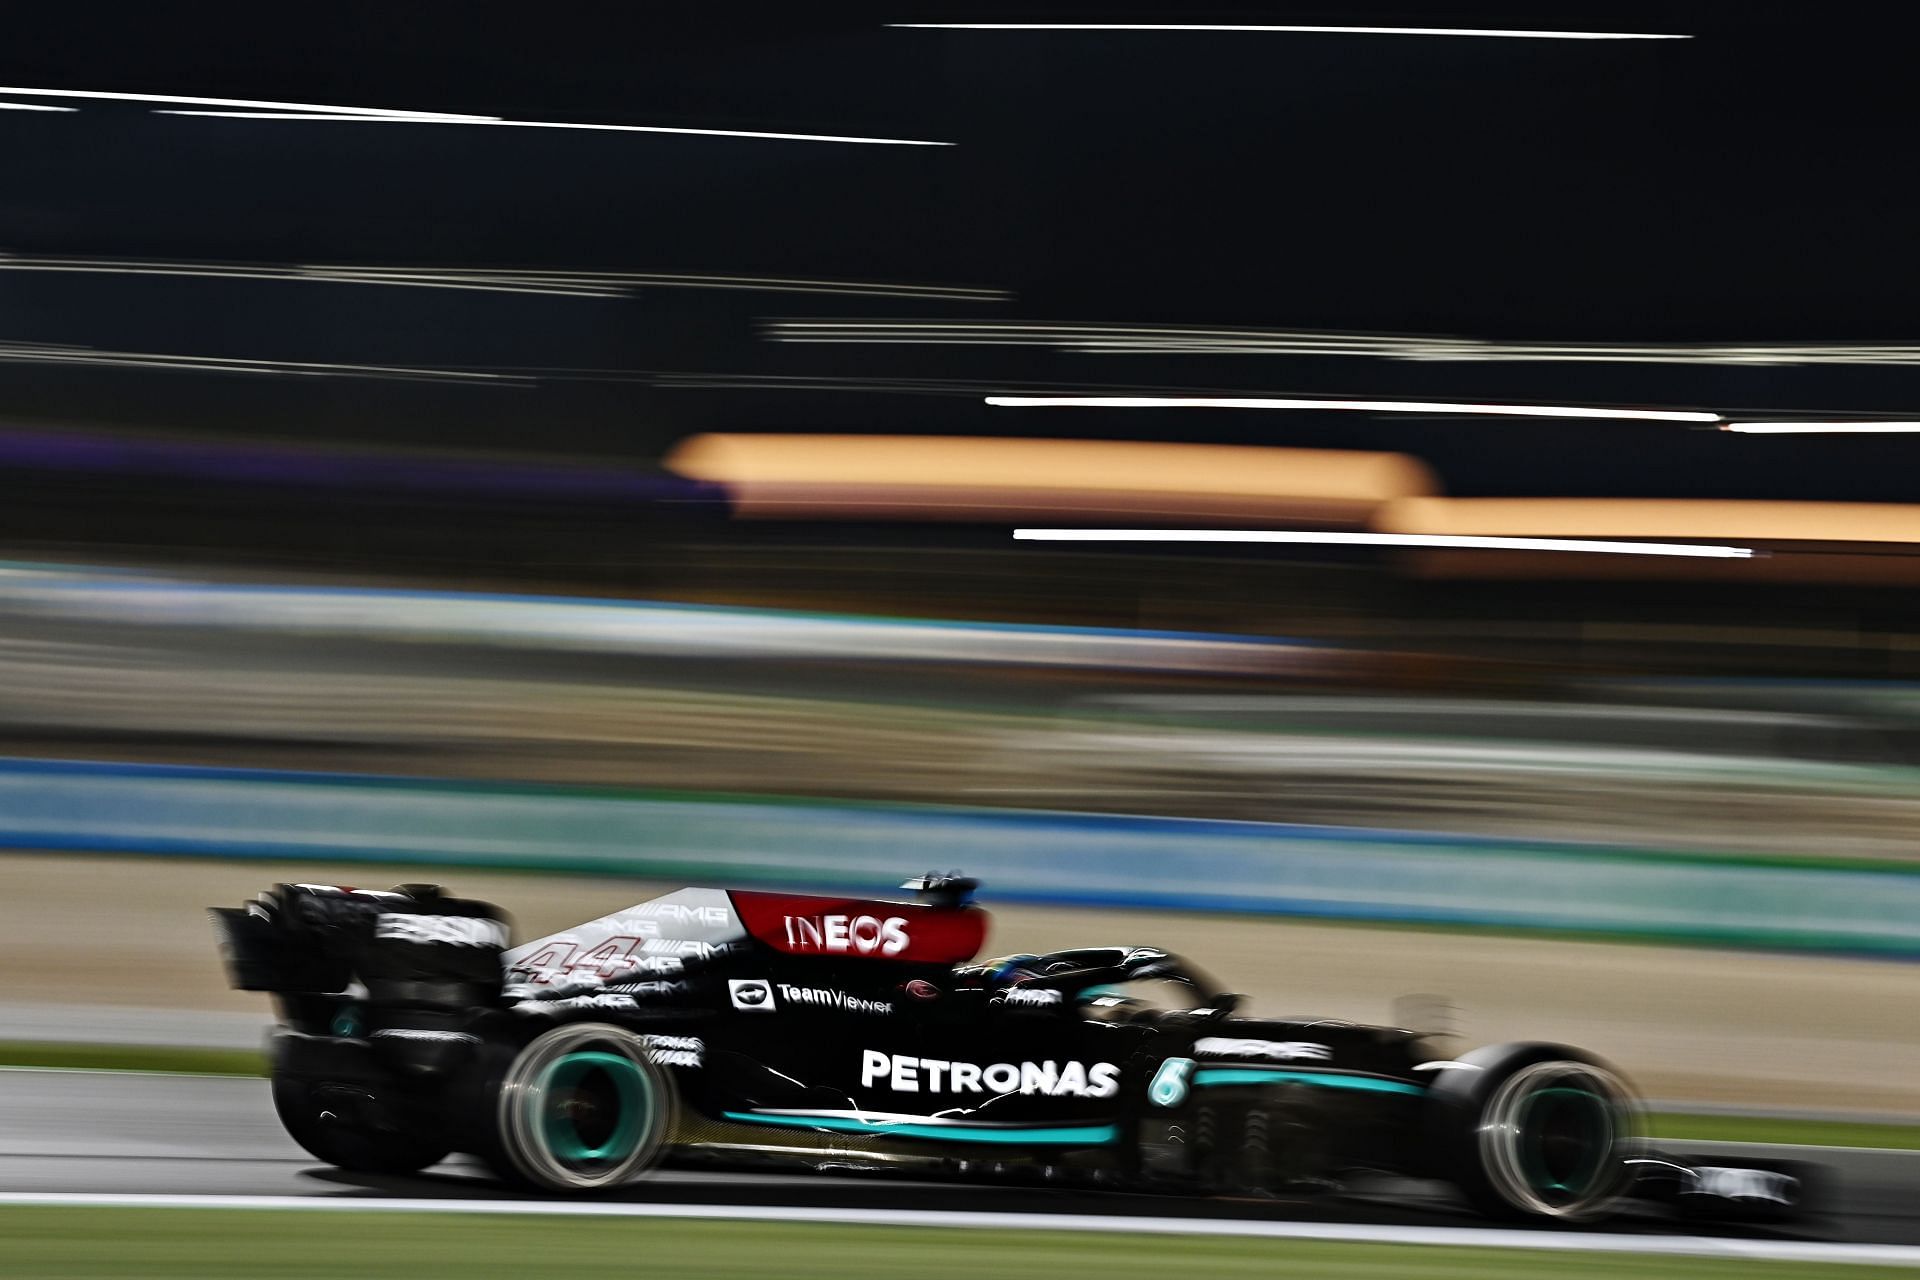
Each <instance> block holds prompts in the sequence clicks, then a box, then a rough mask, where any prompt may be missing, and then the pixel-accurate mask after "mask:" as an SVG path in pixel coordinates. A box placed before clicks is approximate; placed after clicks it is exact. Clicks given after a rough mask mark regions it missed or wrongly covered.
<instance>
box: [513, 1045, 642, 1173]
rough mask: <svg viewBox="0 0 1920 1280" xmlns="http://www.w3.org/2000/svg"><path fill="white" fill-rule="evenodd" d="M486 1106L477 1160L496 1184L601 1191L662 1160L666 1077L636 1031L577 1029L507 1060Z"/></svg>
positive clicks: (530, 1046)
mask: <svg viewBox="0 0 1920 1280" xmlns="http://www.w3.org/2000/svg"><path fill="white" fill-rule="evenodd" d="M491 1109H492V1113H493V1114H492V1128H493V1134H492V1136H493V1141H492V1142H491V1143H490V1144H489V1146H488V1149H487V1150H486V1151H484V1152H482V1153H481V1154H482V1155H483V1157H484V1158H485V1159H486V1161H487V1163H488V1164H489V1165H491V1166H492V1168H493V1170H494V1172H495V1173H497V1174H499V1175H500V1176H501V1177H502V1178H503V1179H505V1180H506V1181H508V1182H512V1183H516V1184H518V1185H521V1186H526V1187H533V1188H536V1189H539V1190H542V1191H563V1192H593V1191H605V1190H609V1189H611V1188H614V1187H618V1186H620V1185H621V1184H622V1183H626V1182H630V1181H632V1180H633V1179H635V1178H637V1177H639V1176H640V1175H641V1174H642V1173H644V1172H646V1171H647V1170H648V1169H649V1168H651V1167H652V1166H653V1165H654V1163H655V1162H657V1161H658V1160H659V1158H660V1155H661V1153H662V1151H663V1149H664V1148H665V1146H666V1142H667V1135H668V1132H669V1131H670V1130H671V1129H672V1127H673V1117H674V1110H675V1098H674V1087H673V1077H672V1076H670V1075H669V1074H668V1073H667V1072H666V1070H665V1069H664V1068H662V1067H660V1066H658V1065H656V1064H655V1063H654V1062H652V1061H651V1060H649V1059H648V1057H647V1054H646V1049H645V1046H644V1044H643V1043H642V1041H641V1039H640V1037H639V1036H637V1035H635V1034H634V1033H633V1032H631V1031H627V1030H624V1029H622V1028H620V1027H615V1026H609V1025H607V1024H606V1023H600V1022H576V1023H571V1024H568V1025H567V1026H562V1027H555V1028H554V1029H553V1030H551V1031H548V1032H546V1033H544V1034H543V1035H540V1036H539V1037H537V1038H535V1039H534V1040H533V1041H532V1042H531V1043H529V1044H528V1045H526V1047H524V1048H522V1049H521V1050H520V1051H519V1052H518V1053H516V1054H515V1055H514V1056H513V1059H512V1061H511V1062H509V1063H508V1064H507V1065H506V1067H505V1069H504V1071H503V1072H502V1074H501V1075H500V1077H499V1083H498V1085H497V1087H496V1090H495V1097H494V1099H493V1103H492V1108H491Z"/></svg>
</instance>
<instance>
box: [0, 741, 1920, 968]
mask: <svg viewBox="0 0 1920 1280" xmlns="http://www.w3.org/2000/svg"><path fill="white" fill-rule="evenodd" d="M0 847H5V848H12V849H56V850H57V849H68V850H92V851H103V852H125V853H138V854H154V855H185V856H203V857H231V858H260V859H276V860H291V861H302V860H306V861H319V860H326V861H342V860H351V861H365V862H375V863H381V862H385V863H414V864H440V865H446V866H461V867H498V868H522V869H530V870H541V871H569V872H592V873H598V874H620V875H634V876H645V877H648V878H654V879H676V880H685V881H690V882H695V883H699V882H708V883H729V884H746V883H752V884H780V885H792V886H802V887H806V886H811V887H817V888H830V889H848V890H858V891H862V892H870V891H874V890H877V889H884V888H885V887H887V886H889V885H891V884H894V883H897V882H898V881H899V880H900V879H901V878H902V877H903V876H905V875H907V874H911V873H916V872H919V871H924V870H928V869H947V868H955V867H958V868H964V869H965V870H966V871H967V872H968V873H969V874H973V875H977V876H979V877H981V878H982V879H984V880H985V881H986V882H987V883H988V885H989V886H990V887H991V894H992V896H993V898H994V899H996V900H999V901H1024V902H1044V903H1062V904H1077V905H1101V906H1118V907H1144V908H1156V909H1162V910H1190V911H1233V912H1259V913H1270V914H1276V915H1294V916H1314V917H1327V918H1346V919H1356V920H1374V921H1398V922H1421V923H1440V924H1453V925H1480V926H1493V927H1501V928H1519V929H1548V930H1558V931H1566V932H1572V933H1581V934H1604V935H1622V936H1631V937H1638V938H1644V939H1647V940H1665V941H1684V942H1704V943H1716V944H1725V945H1740V946H1767V947H1777V948H1785V949H1795V950H1800V949H1806V950H1819V951H1830V952H1846V953H1862V954H1874V955H1887V956H1899V957H1910V958H1920V872H1909V871H1905V870H1901V869H1897V868H1879V867H1858V866H1847V865H1833V866H1822V865H1818V864H1814V863H1807V864H1781V863H1778V862H1767V861H1762V860H1753V859H1739V858H1731V857H1729V858H1715V857H1711V856H1704V855H1685V854H1665V853H1659V852H1653V851H1645V850H1633V849H1620V848H1612V847H1607V846H1596V845H1579V844H1548V843H1539V842H1523V841H1510V840H1494V839H1483V838H1477V837H1472V836H1457V835H1445V834H1435V833H1414V832H1394V831H1378V830H1366V829H1348V828H1324V827H1299V826H1288V825H1283V824H1270V823H1254V822H1223V821H1206V820H1198V819H1179V818H1142V817H1125V816H1113V815H1100V814H1069V813H1056V812H1029V811H1018V810H988V809H962V808H945V807H937V806H911V805H873V804H839V803H830V802H817V801H805V800H777V799H770V798H764V797H731V798H730V797H712V796H684V795H672V794H659V793H645V792H621V791H609V790H598V789H592V788H573V787H557V786H551V787H550V786H501V785H493V784H484V783H466V782H447V781H438V780H430V779H415V778H393V777H384V776H365V775H350V774H313V773H290V772H278V771H269V770H246V769H202V768H193V767H184V766H167V765H129V764H94V763H85V762H68V761H44V760H39V761H36V760H0Z"/></svg>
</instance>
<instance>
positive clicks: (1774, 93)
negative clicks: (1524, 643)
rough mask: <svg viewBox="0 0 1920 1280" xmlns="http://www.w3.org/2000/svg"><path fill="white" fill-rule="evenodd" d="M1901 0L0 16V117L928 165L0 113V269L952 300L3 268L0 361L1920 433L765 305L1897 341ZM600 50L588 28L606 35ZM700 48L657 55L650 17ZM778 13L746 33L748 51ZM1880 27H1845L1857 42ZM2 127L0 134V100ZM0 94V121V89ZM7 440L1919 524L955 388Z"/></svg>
mask: <svg viewBox="0 0 1920 1280" xmlns="http://www.w3.org/2000/svg"><path fill="white" fill-rule="evenodd" d="M1898 8H1899V7H1898V6H1885V7H1884V8H1879V9H1875V8H1862V9H1860V10H1858V11H1857V12H1856V11H1849V10H1847V9H1845V8H1842V7H1834V6H1808V5H1804V4H1793V5H1788V4H1771V3H1757V4H1745V5H1737V6H1724V7H1708V6H1702V5H1687V4H1668V5H1639V6H1634V5H1612V6H1597V5H1580V4H1555V5H1551V6H1544V5H1539V4H1524V5H1522V4H1508V5H1504V6H1503V5H1498V4H1480V5H1442V4H1427V5H1418V6H1415V5H1400V6H1380V5H1364V4H1353V5H1342V6H1325V5H1323V6H1319V7H1317V8H1316V7H1311V6H1278V5H1274V6H1240V7H1239V8H1237V9H1233V10H1230V11H1229V10H1217V9H1216V10H1206V11H1203V10H1201V9H1199V8H1196V7H1193V6H1178V5H1168V6H1163V7H1162V8H1161V9H1159V10H1158V11H1151V10H1142V9H1139V8H1137V7H1136V8H1131V9H1122V8H1120V7H1117V6H1107V7H1103V8H1099V9H1095V8H1091V7H1088V6H1084V5H1083V6H1080V7H1079V8H1078V9H1070V8H1054V9H1051V10H1048V11H1046V12H1045V13H1042V12H1041V11H1039V10H1038V9H1036V8H1034V7H1032V6H1022V7H1018V8H1016V9H1014V10H1013V11H1012V16H1017V17H1019V18H1020V19H1021V20H1028V21H1031V20H1035V19H1037V18H1040V17H1047V16H1056V17H1065V18H1072V19H1078V20H1089V19H1101V18H1105V19H1115V18H1118V19H1123V20H1131V21H1152V20H1160V21H1169V20H1171V21H1180V22H1196V21H1215V20H1217V21H1256V22H1257V21H1266V22H1327V21H1334V22H1344V23H1356V24H1402V23H1405V24H1419V25H1478V26H1502V25H1534V26H1538V25H1541V24H1543V23H1545V22H1548V21H1550V22H1551V23H1552V24H1553V25H1555V26H1558V27H1562V28H1579V27H1588V28H1598V29H1604V30H1630V31H1632V30H1642V31H1680V32H1693V33H1697V35H1698V37H1699V38H1697V39H1694V40H1689V41H1672V42H1637V41H1634V42H1543V41H1510V40H1475V39H1433V38H1428V39H1419V38H1385V37H1336V36H1306V35H1275V34H1261V35H1254V34H1234V35H1227V34H1221V35H1197V34H1177V35H1176V34H1146V33H1126V34H1119V33H1114V34H1080V33H1075V34H1047V35H1040V34H1028V33H985V32H936V31H902V30H888V29H885V27H884V26H883V25H882V24H883V23H884V22H885V21H887V20H890V19H891V20H916V19H928V18H932V17H935V16H949V17H951V16H964V17H966V18H968V19H972V20H980V19H985V18H992V17H996V16H1008V15H1004V14H995V13H993V12H991V11H990V10H989V9H988V8H986V7H983V6H975V7H972V8H970V9H966V8H955V7H949V8H948V9H947V10H946V11H945V13H944V14H940V15H937V14H935V13H933V12H931V11H928V10H925V9H924V8H914V7H911V6H901V7H899V8H889V9H875V8H871V7H865V8H860V9H855V8H852V7H839V8H836V7H834V6H831V5H815V6H804V7H803V6H788V7H786V8H785V9H783V10H770V9H766V8H761V7H752V8H749V7H746V6H739V5H733V6H729V5H713V4H707V5H701V6H697V7H696V6H688V7H686V8H685V9H684V10H682V11H680V12H679V13H678V14H676V13H675V12H674V11H673V9H672V8H670V7H669V6H665V5H627V6H613V5H575V6H564V5H563V6H544V7H543V6H525V5H522V6H515V7H511V8H508V7H504V6H487V5H472V4H464V5H458V6H453V5H432V4H418V3H407V4H393V3H383V4H377V5H338V4H333V5H325V6H320V5H311V6H309V5H257V4H256V5H249V6H245V7H240V6H232V7H229V6H221V5H194V6H169V7H167V11H166V13H165V14H164V15H163V13H162V12H161V11H160V7H159V6H144V7H139V8H135V7H132V6H128V7H126V8H125V9H119V8H115V9H107V8H101V7H89V6H86V5H66V6H47V7H39V8H35V9H32V10H25V9H23V10H19V11H16V12H14V13H11V14H10V15H9V22H10V30H9V32H8V34H7V38H6V40H5V42H4V44H0V82H4V84H6V85H12V86H27V87H65V88H83V89H115V90H127V91H143V92H161V93H180V94H200V95H207V96H219V97H237V98H264V99H275V100H295V101H313V102H322V103H340V104H351V105H369V106H381V107H398V108H411V109H429V110H446V111H469V112H484V113H488V114H500V115H507V116H512V117H519V118H532V119H541V120H575V121H598V122H612V123H646V124H683V125H690V126H699V127H713V128H741V129H755V128H759V129H775V130H782V131H816V132H829V133H857V134H875V135H883V136H892V137H910V138H935V139H942V140H949V141H953V142H955V143H957V144H959V145H957V146H955V147H950V148H895V147H862V146H835V145H810V144H802V143H787V142H773V141H747V140H731V139H697V138H688V137H665V136H645V135H619V134H590V133H573V132H561V131H549V130H514V129H475V128H463V127H454V126H413V125H388V124H324V123H304V124H301V123H286V122H282V123H272V122H260V121H239V120H214V119H186V118H177V117H165V116H156V115H152V114H150V113H149V112H148V111H147V110H146V109H144V108H142V107H137V106H113V105H109V104H81V105H83V106H85V107H86V109H85V110H83V111H82V112H80V113H78V114H46V113H38V112H11V111H0V157H4V159H5V164H4V170H3V172H4V175H5V176H4V179H0V249H4V250H8V251H12V252H16V253H33V254H75V255H124V256H142V257H169V258H188V259H221V260H257V261H270V262H355V263H383V264H396V265H398V264H430V263H433V264H452V265H488V266H506V265H512V266H539V267H568V268H580V269H602V270H614V269H623V270H645V271H682V272H730V273H765V274H782V275H804V276H819V277H842V278H857V279H865V280H895V281H915V282H927V283H942V284H964V285H979V286H991V287H997V288H1004V289H1007V290H1010V291H1012V293H1013V294H1014V298H1013V300H1012V301H1010V302H1007V303H1002V304H978V303H973V304H954V303H943V302H928V301H905V300H888V301H884V302H875V301H870V300H861V299H850V298H837V297H821V296H807V295H791V294H789V295H776V294H766V293H713V292H693V291H681V290H672V291H664V290H663V291H651V292H647V293H644V294H642V295H641V296H639V297H637V298H631V299H619V300H574V299H552V298H526V297H503V296H494V295H485V294H466V293H444V292H438V291H429V290H419V291H400V290H390V289H376V288H367V287H352V286H336V285H314V284H296V283H285V282H272V283H254V284H247V283H236V282H232V281H209V280H173V281H167V280H159V281H156V280H134V279H126V278H121V277H114V276H80V275H55V274H47V275H16V274H6V273H0V340H13V341H18V340H30V341H42V342H64V343H76V344H87V345H92V346H97V347H101V348H111V349H119V350H133V351H148V352H159V351H165V352H179V353H185V354H200V355H221V356H240V357H250V358H262V359H287V360H350V361H367V362H381V363H414V364H439V365H463V366H467V365H479V366H489V367H498V366H543V367H545V366H567V367H593V368H604V369H614V370H625V371H631V372H633V373H634V374H636V375H640V374H651V373H658V372H671V373H689V372H697V373H714V374H723V375H754V374H757V375H781V376H788V377H837V378H925V379H934V380H942V381H948V382H953V381H964V382H968V383H976V382H977V383H979V384H981V386H980V389H981V390H986V389H992V388H994V387H996V386H1000V385H1011V384H1030V383H1041V382H1045V383H1057V384H1064V385H1070V386H1078V387H1089V388H1092V387H1099V386H1103V385H1112V386H1121V385H1124V386H1134V387H1152V388H1168V389H1172V388H1196V389H1199V388H1207V389H1212V388H1219V389H1228V388H1242V389H1248V390H1266V391H1273V392H1281V393H1287V392H1292V393H1326V394H1353V395H1368V394H1372V395H1413V396H1436V397H1448V398H1467V399H1472V398H1479V399H1489V400H1494V399H1535V400H1549V401H1555V402H1558V401H1576V402H1595V403H1608V402H1614V403H1664V404H1701V405H1707V406H1709V407H1714V408H1722V409H1725V408H1743V409H1762V410H1766V411H1768V412H1770V413H1777V412H1780V411H1784V410H1791V409H1800V410H1811V411H1822V410H1832V411H1838V410H1843V409H1856V410H1868V411H1876V412H1886V413H1902V412H1905V413H1908V414H1920V373H1916V372H1910V371H1908V370H1905V369H1887V368H1863V367H1841V368H1825V369H1812V370H1808V369H1728V368H1716V367H1689V366H1679V365H1636V364H1620V365H1560V364H1554V365H1537V364H1536V365H1512V364H1472V365H1465V366H1461V365H1451V366H1448V365H1404V364H1395V363H1390V362H1382V361H1375V360H1369V359H1351V358H1350V359H1337V360H1333V359H1328V360H1303V359H1299V358H1293V357H1276V356H1229V357H1211V358H1202V357H1192V356H1167V355H1157V356H1156V355H1142V356H1086V355H1075V354H1067V353H1053V352H1047V351H1037V350H1021V349H1012V348H960V349H954V348H943V347H884V348H872V347H850V346H842V347H795V346H785V345H780V344H774V343H770V342H768V341H767V340H765V338H764V337H763V336H762V335H761V333H760V331H759V329H758V324H759V322H761V321H763V320H765V319H766V318H768V317H808V316H861V317H881V316H892V317H900V318H931V317H944V318H962V317H984V318H996V319H1025V320H1059V321H1067V320H1072V321H1105V320H1126V321H1139V322H1152V323H1162V324H1231V325H1249V326H1259V327H1267V328H1294V329H1344V330H1357V331H1369V332H1412V333H1436V334H1455V335H1465V336H1480V337H1492V338H1501V339H1526V338H1547V339H1594V340H1616V341H1641V342H1661V341H1728V342H1731V341H1748V340H1869V339H1871V340H1893V341H1898V340H1909V339H1920V325H1916V324H1915V323H1914V321H1913V319H1912V318H1911V317H1912V312H1913V309H1914V297H1915V293H1916V285H1917V284H1920V251H1916V248H1915V232H1914V227H1915V226H1916V225H1917V224H1916V218H1915V209H1914V201H1913V181H1912V177H1911V170H1912V165H1913V161H1912V147H1913V144H1912V136H1913V133H1914V129H1915V125H1916V121H1917V120H1920V89H1917V88H1916V81H1915V78H1914V77H1913V75H1912V73H1911V70H1910V67H1909V66H1908V65H1907V59H1908V50H1909V49H1910V47H1911V44H1910V42H1909V41H1908V40H1907V39H1906V36H1905V32H1904V31H1901V30H1898V29H1894V28H1890V27H1888V26H1886V25H1884V23H1885V22H1886V21H1887V20H1888V19H1890V18H1891V17H1893V16H1894V15H1895V14H1896V13H1897V10H1898ZM615 14H619V15H623V16H621V17H619V18H617V19H616V18H615V17H614V16H613V15H615ZM696 14H697V15H698V16H693V15H696ZM781 15H784V16H781ZM1876 20H1878V21H1880V22H1881V23H1882V25H1880V26H1875V25H1873V23H1874V21H1876ZM0 100H6V95H4V94H0ZM13 100H16V101H25V99H13ZM0 417H4V418H5V419H8V420H11V421H14V422H18V423H34V424H42V425H47V424H51V425H62V424H76V425H78V424H111V425H124V426H129V427H143V426H144V427H163V426H164V427H169V428H173V429H186V430H193V431H199V432H209V433H218V434H227V435H246V436H298V437H305V438H314V439H327V440H373V441H381V442H386V443H395V442H400V443H413V444H435V445H460V446H466V447H476V446H485V447H492V448H505V449H522V450H538V451H544V452H568V451H579V452H589V453H600V454H612V455H621V456H628V457H634V458H640V459H647V458H651V457H654V456H657V454H658V453H659V452H660V451H661V450H662V449H663V448H664V447H665V446H666V445H667V444H669V443H670V442H671V441H672V440H673V439H675V438H677V437H678V436H680V435H682V434H685V433H686V432H689V431H692V430H699V429H709V428H715V427H727V428H734V429H772V428H805V429H851V430H929V429H939V430H959V431H995V432H1016V431H1018V432H1033V433H1039V434H1066V433H1074V434H1089V435H1103V434H1119V433H1123V432H1124V433H1129V434H1156V435H1164V436H1174V437H1186V438H1218V439H1229V438H1231V439H1246V440H1264V441H1269V442H1273V443H1298V444H1313V445H1331V446H1339V445H1343V444H1345V445H1352V446H1358V447H1392V448H1404V449H1408V450H1410V451H1412V452H1416V453H1419V454H1421V455H1422V456H1424V457H1426V458H1428V459H1430V460H1432V461H1433V462H1435V463H1436V465H1437V466H1438V468H1439V469H1440V471H1441V472H1442V474H1443V476H1444V477H1445V479H1446V481H1447V483H1448V485H1449V487H1450V488H1451V489H1452V490H1454V491H1455V492H1463V493H1472V492H1485V493H1563V492H1565V493H1574V492H1579V493H1590V492H1591V493H1661V494H1666V493H1672V494H1698V495H1703V496H1704V495H1708V494H1728V495H1734V496H1740V495H1752V496H1809V497H1868V498H1878V499H1888V500H1920V480H1913V479H1909V477H1910V476H1912V475H1914V474H1915V472H1914V469H1913V468H1912V467H1910V466H1905V465H1902V464H1904V463H1911V462H1920V445H1915V444H1909V443H1908V442H1906V441H1903V440H1898V439H1892V440H1889V439H1872V438H1867V439H1843V440H1830V439H1829V440H1756V439H1745V438H1729V437H1727V436H1724V435H1718V434H1714V433H1706V432H1697V431H1688V430H1687V429H1685V428H1677V427H1644V426H1588V425H1582V424H1561V423H1517V424H1516V423H1511V422H1509V423H1501V424H1498V425H1494V426H1486V425H1472V424H1461V423H1458V422H1452V421H1447V422H1438V421H1427V420H1418V421H1394V422H1388V421H1379V420H1368V419H1361V418H1354V417H1342V418H1333V417H1330V416H1325V415H1321V416H1314V415H1299V414H1295V415H1288V416H1280V415H1268V414H1261V415H1238V414H1221V413H1212V414H1200V415H1195V414H1192V413H1188V414H1183V415H1175V414H1163V415H1153V416H1145V415H1137V416H1128V417H1125V418H1124V419H1121V418H1117V417H1113V416H1105V415H1096V414H1086V413H1076V414H1073V415H1071V416H1069V415H1065V414H1057V413H1055V414H1046V413H1027V414H1017V413H1009V412H1006V411H992V410H987V409H984V408H982V407H981V406H980V405H979V403H978V400H977V392H976V393H974V394H968V395H954V396H948V397H941V396H929V395H891V394H881V393H875V392H862V393H849V392H821V391H771V390H768V391H757V392H743V391H692V390H670V389H662V388H659V387H655V386H651V385H649V384H648V383H647V382H646V381H644V380H637V381H625V382H585V383H583V382H545V383H541V384H540V385H537V386H535V387H532V388H528V389H518V390H496V389H487V390H473V389H455V388H444V387H422V386H413V385H397V384H391V383H369V382H358V381H352V382H349V381H340V382H333V381H329V382H324V383H316V382H313V381H310V380H296V379H266V378H239V377H235V376H231V375H228V376H221V375H200V374H184V373H161V372H115V371H101V370H86V371H74V370H66V371H54V370H49V369H46V368H43V367H39V366H32V365H25V366H14V367H6V366H0Z"/></svg>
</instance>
